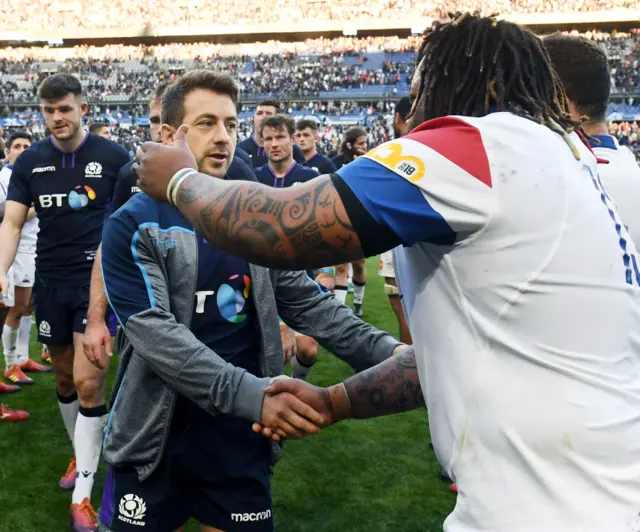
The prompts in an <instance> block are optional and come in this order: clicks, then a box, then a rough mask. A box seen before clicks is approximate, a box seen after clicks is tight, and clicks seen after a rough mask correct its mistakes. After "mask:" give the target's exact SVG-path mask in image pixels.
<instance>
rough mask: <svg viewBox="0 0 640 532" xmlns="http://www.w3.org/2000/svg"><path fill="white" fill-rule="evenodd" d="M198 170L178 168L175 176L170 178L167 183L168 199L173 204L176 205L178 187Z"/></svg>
mask: <svg viewBox="0 0 640 532" xmlns="http://www.w3.org/2000/svg"><path fill="white" fill-rule="evenodd" d="M195 173H196V171H195V170H194V169H193V168H183V169H182V170H178V171H177V172H176V173H175V174H173V177H172V178H171V179H170V180H169V184H168V185H167V200H168V201H169V203H171V205H175V204H176V201H177V198H178V189H179V188H180V185H181V184H182V182H183V181H184V180H185V179H186V178H187V177H188V176H190V175H191V174H195Z"/></svg>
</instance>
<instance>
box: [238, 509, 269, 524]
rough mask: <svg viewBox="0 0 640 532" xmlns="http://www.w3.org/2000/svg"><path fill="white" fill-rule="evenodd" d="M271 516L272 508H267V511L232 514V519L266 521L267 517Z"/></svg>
mask: <svg viewBox="0 0 640 532" xmlns="http://www.w3.org/2000/svg"><path fill="white" fill-rule="evenodd" d="M270 517H271V510H267V511H266V512H257V513H246V514H231V520H232V521H235V522H243V523H244V522H246V521H264V520H265V519H269V518H270Z"/></svg>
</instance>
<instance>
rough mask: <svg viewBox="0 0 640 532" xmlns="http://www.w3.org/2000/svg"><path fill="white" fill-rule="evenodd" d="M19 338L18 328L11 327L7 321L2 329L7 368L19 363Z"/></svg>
mask: <svg viewBox="0 0 640 532" xmlns="http://www.w3.org/2000/svg"><path fill="white" fill-rule="evenodd" d="M17 339H18V329H14V328H13V327H9V326H8V325H7V324H6V323H5V324H4V329H2V349H3V350H4V363H5V366H6V367H7V368H10V367H11V366H14V365H15V364H16V363H17V359H16V340H17Z"/></svg>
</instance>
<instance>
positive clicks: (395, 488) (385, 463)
mask: <svg viewBox="0 0 640 532" xmlns="http://www.w3.org/2000/svg"><path fill="white" fill-rule="evenodd" d="M377 266H378V261H377V259H371V260H369V262H368V275H369V278H368V283H367V290H366V293H365V299H364V319H365V320H366V321H368V322H370V323H372V324H373V325H375V326H377V327H380V328H381V329H384V330H387V331H389V332H391V333H392V334H394V335H396V336H397V334H398V330H397V324H396V321H395V316H394V315H393V312H392V310H391V307H390V306H389V303H388V300H387V297H386V296H385V295H384V292H383V288H382V284H383V283H382V279H381V278H380V277H379V276H378V275H377ZM348 303H349V304H350V303H351V296H349V300H348ZM33 333H34V337H33V339H32V344H31V356H32V357H33V358H35V359H36V360H39V353H40V346H39V344H37V342H36V341H35V328H34V331H33ZM115 367H116V364H115V361H114V363H112V365H111V368H110V372H109V376H110V383H109V385H111V383H112V381H113V377H114V373H115ZM350 374H351V370H350V368H349V367H348V366H347V365H346V364H344V363H342V362H341V361H339V360H337V359H336V358H334V357H333V356H331V355H330V354H328V353H327V352H325V351H323V350H322V352H321V354H320V356H319V360H318V363H317V364H316V367H315V368H314V370H313V373H312V374H311V377H310V382H312V383H313V384H316V385H330V384H335V383H337V382H339V381H341V380H343V379H344V378H346V377H347V376H349V375H350ZM35 380H36V383H35V384H34V385H33V386H30V387H29V386H23V387H22V390H21V391H20V392H19V393H17V394H13V395H3V396H2V397H0V399H1V400H2V401H3V402H6V403H7V404H8V405H9V406H11V407H13V408H23V409H26V410H28V411H29V412H30V414H31V419H30V420H28V421H27V422H25V423H18V424H11V423H0V460H1V464H2V465H1V466H0V532H58V531H65V530H68V529H69V525H68V509H69V504H70V502H71V495H70V493H64V492H61V491H60V490H59V489H58V485H57V483H58V479H59V478H60V476H61V475H62V473H64V471H65V469H66V467H67V464H68V462H69V459H70V458H71V453H72V451H71V444H70V442H69V438H68V437H67V434H66V431H65V429H64V426H63V424H62V419H61V417H60V414H59V412H58V405H57V401H56V396H55V385H54V378H53V375H52V374H50V373H49V374H46V375H36V376H35ZM428 444H429V429H428V424H427V416H426V413H425V412H424V411H415V412H410V413H408V414H403V415H398V416H392V417H386V418H380V419H375V420H368V421H348V422H343V423H340V424H338V425H336V426H334V427H329V428H327V429H326V430H325V431H323V432H322V433H321V434H319V435H317V436H314V437H311V438H308V439H305V440H301V441H291V442H287V444H286V449H285V452H284V454H283V458H282V460H281V461H280V462H279V464H278V466H277V467H276V470H275V475H274V478H273V497H274V512H275V517H276V523H277V530H278V532H307V531H308V532H312V531H313V532H338V531H345V532H378V531H379V532H435V531H440V530H442V523H443V521H444V518H445V517H446V515H447V514H448V513H449V512H451V510H452V509H453V506H454V504H455V495H454V494H453V493H451V492H450V491H449V487H448V485H447V484H445V483H444V482H442V481H441V480H440V479H439V477H438V471H439V470H440V466H439V465H438V463H437V461H436V459H435V456H434V454H433V452H432V451H430V450H429V445H428ZM105 472H106V467H105V465H104V464H102V465H101V467H100V473H99V476H98V478H97V481H96V485H95V488H94V496H93V500H94V505H95V506H96V509H97V508H98V506H99V503H100V497H101V495H102V485H103V482H104V478H105ZM187 530H188V531H196V530H198V527H197V526H196V525H195V524H193V523H191V524H190V525H189V526H188V527H187Z"/></svg>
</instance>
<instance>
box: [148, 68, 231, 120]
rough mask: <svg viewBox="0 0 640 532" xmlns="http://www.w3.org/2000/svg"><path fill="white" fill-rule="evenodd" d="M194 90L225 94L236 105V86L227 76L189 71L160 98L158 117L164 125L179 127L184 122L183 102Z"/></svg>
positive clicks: (206, 71)
mask: <svg viewBox="0 0 640 532" xmlns="http://www.w3.org/2000/svg"><path fill="white" fill-rule="evenodd" d="M196 89H206V90H210V91H212V92H217V93H218V94H225V95H227V96H229V97H230V98H231V100H232V101H233V103H234V104H235V105H237V104H238V85H237V83H236V82H235V80H234V79H233V78H232V77H231V76H228V75H227V74H218V73H217V72H213V71H211V70H204V69H199V70H191V71H190V72H187V73H186V74H185V75H184V76H182V77H181V78H179V79H178V80H177V81H174V82H173V83H172V84H171V85H169V86H168V87H167V89H166V90H165V93H164V95H163V96H162V110H161V111H160V116H161V118H162V122H163V123H164V124H169V125H170V126H173V127H180V125H181V124H182V121H183V120H184V101H185V99H186V97H187V95H188V94H189V93H190V92H192V91H194V90H196Z"/></svg>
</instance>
